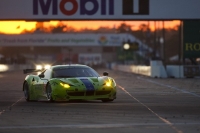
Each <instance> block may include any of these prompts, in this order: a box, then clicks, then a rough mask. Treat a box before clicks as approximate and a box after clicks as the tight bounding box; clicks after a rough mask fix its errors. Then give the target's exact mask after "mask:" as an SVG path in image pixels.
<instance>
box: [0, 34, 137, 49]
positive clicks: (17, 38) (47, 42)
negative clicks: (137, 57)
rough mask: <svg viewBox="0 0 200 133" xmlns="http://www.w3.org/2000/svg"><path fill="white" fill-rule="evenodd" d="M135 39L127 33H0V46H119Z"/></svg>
mask: <svg viewBox="0 0 200 133" xmlns="http://www.w3.org/2000/svg"><path fill="white" fill-rule="evenodd" d="M127 36H129V39H130V40H131V41H135V39H136V38H135V37H134V36H130V35H128V34H22V35H0V46H121V45H122V42H123V40H126V39H127Z"/></svg>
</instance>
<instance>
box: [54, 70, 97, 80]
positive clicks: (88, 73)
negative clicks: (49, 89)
mask: <svg viewBox="0 0 200 133" xmlns="http://www.w3.org/2000/svg"><path fill="white" fill-rule="evenodd" d="M52 77H53V78H70V77H99V74H98V73H97V72H96V71H95V70H93V69H91V68H60V69H55V70H53V75H52Z"/></svg>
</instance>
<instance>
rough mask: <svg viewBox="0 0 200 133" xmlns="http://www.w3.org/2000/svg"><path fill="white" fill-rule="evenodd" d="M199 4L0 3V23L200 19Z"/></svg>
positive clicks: (196, 0)
mask: <svg viewBox="0 0 200 133" xmlns="http://www.w3.org/2000/svg"><path fill="white" fill-rule="evenodd" d="M199 5H200V0H15V1H13V0H0V20H137V19H139V20H143V19H144V20H145V19H163V20H164V19H166V20H170V19H200V15H199V14H200V8H199Z"/></svg>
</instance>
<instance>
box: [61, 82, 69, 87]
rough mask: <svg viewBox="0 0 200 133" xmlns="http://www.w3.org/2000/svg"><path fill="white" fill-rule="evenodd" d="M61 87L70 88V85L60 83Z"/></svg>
mask: <svg viewBox="0 0 200 133" xmlns="http://www.w3.org/2000/svg"><path fill="white" fill-rule="evenodd" d="M60 85H61V86H63V87H64V88H70V85H69V84H67V83H60Z"/></svg>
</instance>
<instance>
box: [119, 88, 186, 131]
mask: <svg viewBox="0 0 200 133" xmlns="http://www.w3.org/2000/svg"><path fill="white" fill-rule="evenodd" d="M118 87H119V88H120V89H122V90H123V91H124V92H125V93H126V94H128V95H129V96H130V97H132V98H133V99H134V100H136V101H137V102H138V103H140V104H141V105H142V106H144V107H145V108H147V109H148V110H149V111H150V112H151V113H153V114H154V115H155V116H157V117H158V118H159V119H160V120H161V121H163V122H164V123H165V124H167V125H169V126H170V127H171V128H172V129H174V130H175V131H176V132H177V133H183V131H181V130H179V129H177V128H176V127H175V126H174V124H173V123H171V122H170V121H168V120H166V119H164V118H163V117H161V116H159V115H158V114H157V113H155V112H154V111H153V110H152V109H150V108H149V107H148V106H147V105H145V104H144V103H142V102H140V101H139V100H138V99H136V98H135V97H134V96H132V95H131V94H130V93H129V92H128V91H127V90H125V88H123V87H121V86H120V85H118Z"/></svg>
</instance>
